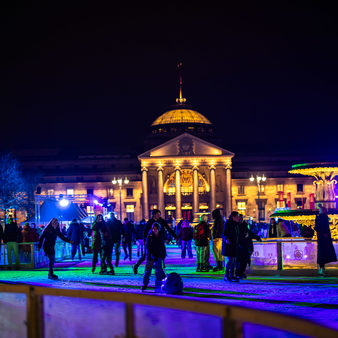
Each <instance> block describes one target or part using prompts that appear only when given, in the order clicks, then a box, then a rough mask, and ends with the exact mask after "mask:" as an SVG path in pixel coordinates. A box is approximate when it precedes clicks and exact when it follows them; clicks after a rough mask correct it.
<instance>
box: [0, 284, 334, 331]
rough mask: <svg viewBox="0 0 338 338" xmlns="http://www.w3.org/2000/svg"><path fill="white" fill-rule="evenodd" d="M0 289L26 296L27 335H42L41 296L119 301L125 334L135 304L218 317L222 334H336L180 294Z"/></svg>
mask: <svg viewBox="0 0 338 338" xmlns="http://www.w3.org/2000/svg"><path fill="white" fill-rule="evenodd" d="M0 292H14V293H25V294H26V295H27V330H28V331H27V332H28V337H29V338H41V337H43V336H44V335H43V318H44V317H43V297H44V296H64V297H75V298H89V299H98V300H106V301H115V302H121V303H124V304H125V305H126V328H127V337H135V334H134V308H133V307H134V305H147V306H154V307H164V308H168V309H175V310H181V311H189V312H195V313H201V314H207V315H213V316H217V317H221V318H222V320H223V336H224V337H225V336H227V337H229V336H231V337H242V325H243V323H245V322H248V323H252V324H257V325H263V326H267V327H271V328H275V329H279V330H283V331H288V332H291V333H294V334H299V335H306V336H310V337H325V338H330V337H337V331H336V330H334V329H331V328H328V327H326V326H323V325H321V324H317V323H314V322H311V321H309V320H307V319H302V318H297V317H292V316H289V315H285V314H281V313H276V312H269V311H264V310H257V309H251V308H246V307H241V306H237V305H228V304H221V303H217V302H212V301H197V300H191V299H186V298H181V297H179V296H165V295H145V294H135V293H122V292H111V291H92V290H77V289H76V290H74V289H59V288H49V287H40V286H31V285H25V284H19V285H13V284H7V283H2V284H0Z"/></svg>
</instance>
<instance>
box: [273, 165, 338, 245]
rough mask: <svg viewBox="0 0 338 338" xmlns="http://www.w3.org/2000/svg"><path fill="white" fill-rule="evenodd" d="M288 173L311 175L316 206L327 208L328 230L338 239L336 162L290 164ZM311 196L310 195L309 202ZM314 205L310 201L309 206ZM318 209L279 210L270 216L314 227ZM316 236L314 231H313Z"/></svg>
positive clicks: (337, 167)
mask: <svg viewBox="0 0 338 338" xmlns="http://www.w3.org/2000/svg"><path fill="white" fill-rule="evenodd" d="M289 173H290V174H300V175H306V176H313V177H314V178H315V181H314V184H315V186H316V195H315V200H316V206H318V204H322V205H323V206H324V207H326V209H327V210H328V216H329V220H330V230H331V236H332V238H333V239H338V210H337V208H336V201H335V199H336V196H335V192H334V187H335V184H336V180H335V179H334V178H335V176H337V175H338V163H335V162H326V163H305V164H296V165H293V166H292V169H291V170H290V171H289ZM311 199H313V196H311V195H310V204H311ZM313 206H314V203H313V202H312V205H311V207H313ZM317 215H318V210H312V209H309V210H299V209H298V210H283V211H282V210H281V211H277V212H274V213H273V214H272V215H270V217H280V218H282V219H284V220H287V221H293V222H296V223H299V224H302V225H306V226H310V227H312V228H313V227H314V225H315V219H316V216H317ZM315 236H316V232H315Z"/></svg>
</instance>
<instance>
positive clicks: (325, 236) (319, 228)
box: [315, 204, 337, 276]
mask: <svg viewBox="0 0 338 338" xmlns="http://www.w3.org/2000/svg"><path fill="white" fill-rule="evenodd" d="M318 207H319V215H318V216H316V220H315V230H316V232H317V263H318V265H319V271H318V273H319V274H320V275H322V276H325V264H327V263H331V262H336V261H337V255H336V252H335V250H334V247H333V244H332V238H331V232H330V225H329V217H328V216H327V209H326V208H325V207H323V206H322V205H321V204H319V205H318Z"/></svg>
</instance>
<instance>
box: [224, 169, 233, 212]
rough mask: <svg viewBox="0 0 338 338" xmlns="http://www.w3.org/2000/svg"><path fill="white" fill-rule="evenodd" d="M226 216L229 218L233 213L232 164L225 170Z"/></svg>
mask: <svg viewBox="0 0 338 338" xmlns="http://www.w3.org/2000/svg"><path fill="white" fill-rule="evenodd" d="M224 169H225V209H224V210H225V213H226V214H225V216H226V218H228V217H229V216H230V214H231V211H232V191H231V190H232V185H231V163H229V164H228V165H227V166H226V167H225V168H224Z"/></svg>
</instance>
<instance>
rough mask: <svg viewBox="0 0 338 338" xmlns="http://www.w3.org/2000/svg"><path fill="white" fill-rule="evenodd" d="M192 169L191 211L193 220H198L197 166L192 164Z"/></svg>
mask: <svg viewBox="0 0 338 338" xmlns="http://www.w3.org/2000/svg"><path fill="white" fill-rule="evenodd" d="M192 170H193V206H192V209H193V213H194V221H195V222H196V221H198V220H199V217H198V214H197V213H198V212H199V196H198V168H197V167H196V166H194V167H193V168H192Z"/></svg>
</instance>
